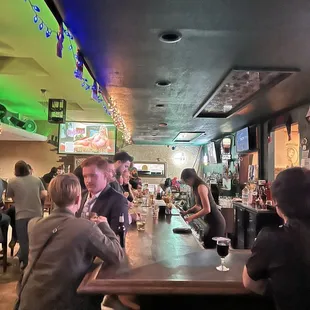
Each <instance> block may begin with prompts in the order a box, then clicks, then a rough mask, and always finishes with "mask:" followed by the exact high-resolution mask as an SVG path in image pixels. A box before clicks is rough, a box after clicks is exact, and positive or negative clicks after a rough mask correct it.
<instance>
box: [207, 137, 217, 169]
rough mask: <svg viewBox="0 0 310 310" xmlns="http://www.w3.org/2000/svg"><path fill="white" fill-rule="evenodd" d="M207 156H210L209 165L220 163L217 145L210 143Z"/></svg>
mask: <svg viewBox="0 0 310 310" xmlns="http://www.w3.org/2000/svg"><path fill="white" fill-rule="evenodd" d="M207 155H208V162H209V164H217V163H218V160H217V159H218V158H217V153H216V148H215V143H214V142H210V143H209V144H207Z"/></svg>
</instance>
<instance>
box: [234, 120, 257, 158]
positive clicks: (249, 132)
mask: <svg viewBox="0 0 310 310" xmlns="http://www.w3.org/2000/svg"><path fill="white" fill-rule="evenodd" d="M235 143H236V151H237V153H246V152H252V151H255V150H256V149H257V137H256V127H255V126H252V127H246V128H243V129H241V130H239V131H237V132H236V138H235Z"/></svg>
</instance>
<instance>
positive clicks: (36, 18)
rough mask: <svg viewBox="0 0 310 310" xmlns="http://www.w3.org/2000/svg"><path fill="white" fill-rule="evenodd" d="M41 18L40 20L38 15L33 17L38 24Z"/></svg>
mask: <svg viewBox="0 0 310 310" xmlns="http://www.w3.org/2000/svg"><path fill="white" fill-rule="evenodd" d="M38 20H39V18H38V15H35V16H34V17H33V22H34V23H35V24H36V23H37V22H38Z"/></svg>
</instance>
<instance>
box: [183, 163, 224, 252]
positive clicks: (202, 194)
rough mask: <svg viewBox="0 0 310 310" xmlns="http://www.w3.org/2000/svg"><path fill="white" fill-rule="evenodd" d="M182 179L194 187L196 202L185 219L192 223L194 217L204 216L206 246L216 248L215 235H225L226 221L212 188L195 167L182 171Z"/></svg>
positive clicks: (187, 212) (185, 213)
mask: <svg viewBox="0 0 310 310" xmlns="http://www.w3.org/2000/svg"><path fill="white" fill-rule="evenodd" d="M181 179H182V180H183V181H184V182H185V183H186V184H187V185H189V186H191V187H192V189H193V193H194V196H195V202H196V204H195V205H194V206H193V207H192V208H190V209H189V210H187V211H184V212H183V214H184V215H187V214H190V213H193V214H191V215H190V216H189V217H187V218H186V219H185V220H186V221H187V222H188V223H190V222H191V221H193V220H194V219H198V218H201V217H204V220H205V222H206V223H207V228H206V230H205V233H204V238H203V239H204V240H203V242H204V246H205V247H206V248H214V247H215V245H216V243H215V241H214V240H212V238H213V237H223V236H224V235H225V228H226V222H225V219H224V217H223V215H222V213H221V212H220V210H219V208H218V206H217V205H216V203H215V201H214V199H213V196H212V193H211V190H210V189H209V187H208V186H207V184H206V183H205V182H204V181H203V180H202V179H201V178H200V177H199V176H198V175H197V173H196V171H195V169H191V168H187V169H184V170H183V171H182V174H181Z"/></svg>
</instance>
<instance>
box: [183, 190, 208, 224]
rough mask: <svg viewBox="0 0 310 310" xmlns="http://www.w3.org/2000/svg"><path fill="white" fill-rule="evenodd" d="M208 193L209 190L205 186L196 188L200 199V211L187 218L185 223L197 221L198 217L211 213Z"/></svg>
mask: <svg viewBox="0 0 310 310" xmlns="http://www.w3.org/2000/svg"><path fill="white" fill-rule="evenodd" d="M208 193H209V189H208V187H207V186H205V185H203V184H201V185H199V186H198V195H199V197H200V201H201V204H202V206H201V210H200V211H198V212H197V213H195V214H193V215H191V216H189V217H188V218H187V219H186V221H187V222H191V221H192V220H194V219H198V218H200V217H203V216H204V215H206V214H208V213H210V212H211V207H210V201H209V198H208Z"/></svg>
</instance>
